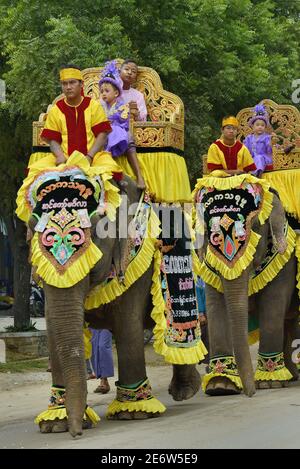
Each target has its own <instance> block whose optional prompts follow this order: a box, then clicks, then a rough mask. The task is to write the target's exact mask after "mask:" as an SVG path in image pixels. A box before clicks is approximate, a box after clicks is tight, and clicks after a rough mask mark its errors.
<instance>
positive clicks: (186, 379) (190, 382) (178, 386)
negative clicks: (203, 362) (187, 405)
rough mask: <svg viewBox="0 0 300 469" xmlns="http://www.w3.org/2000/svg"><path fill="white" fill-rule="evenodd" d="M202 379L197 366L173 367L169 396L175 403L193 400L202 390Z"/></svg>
mask: <svg viewBox="0 0 300 469" xmlns="http://www.w3.org/2000/svg"><path fill="white" fill-rule="evenodd" d="M200 384H201V377H200V374H199V373H198V371H197V370H196V367H195V365H173V378H172V380H171V383H170V385H169V389H168V391H169V394H171V396H172V397H173V399H174V401H185V400H187V399H191V397H193V396H194V395H195V394H196V393H197V392H198V391H199V389H200Z"/></svg>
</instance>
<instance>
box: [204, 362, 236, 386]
mask: <svg viewBox="0 0 300 469" xmlns="http://www.w3.org/2000/svg"><path fill="white" fill-rule="evenodd" d="M209 371H210V372H209V373H207V374H206V375H205V376H204V377H203V378H202V390H203V391H204V392H205V391H206V387H207V385H208V383H209V382H210V380H211V379H213V378H216V377H217V376H224V377H225V378H228V379H229V380H230V381H231V382H232V383H234V384H235V385H236V387H237V388H238V389H243V385H242V381H241V378H240V377H239V374H238V370H237V366H236V362H235V358H234V357H233V356H232V355H228V356H218V357H214V358H211V359H210V361H209Z"/></svg>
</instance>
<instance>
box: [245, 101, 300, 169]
mask: <svg viewBox="0 0 300 469" xmlns="http://www.w3.org/2000/svg"><path fill="white" fill-rule="evenodd" d="M261 104H264V106H265V107H266V109H267V111H268V113H269V116H270V124H271V127H270V128H269V129H268V130H269V131H270V132H273V133H274V134H276V136H273V137H272V145H273V166H274V170H282V169H297V168H299V169H300V112H299V111H298V109H297V108H296V107H295V106H290V105H288V104H277V103H275V102H274V101H272V100H271V99H264V100H263V101H261ZM252 109H253V108H250V107H247V108H245V109H242V110H241V111H240V112H239V113H238V114H237V116H236V117H237V119H238V121H239V123H240V127H239V134H238V139H239V140H241V141H243V140H244V138H245V137H246V136H247V135H248V134H249V133H251V127H250V126H249V119H250V117H251V115H252ZM290 144H293V145H295V147H294V148H293V149H292V150H291V152H290V153H289V154H285V152H284V150H285V149H286V148H287V147H288V146H289V145H290Z"/></svg>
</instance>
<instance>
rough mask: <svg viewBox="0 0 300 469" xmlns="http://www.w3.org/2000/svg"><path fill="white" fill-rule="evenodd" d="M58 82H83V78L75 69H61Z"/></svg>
mask: <svg viewBox="0 0 300 469" xmlns="http://www.w3.org/2000/svg"><path fill="white" fill-rule="evenodd" d="M59 78H60V81H63V80H72V79H73V80H81V81H83V76H82V73H81V71H80V70H78V69H77V68H63V69H62V70H61V71H60V72H59Z"/></svg>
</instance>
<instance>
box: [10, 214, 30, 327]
mask: <svg viewBox="0 0 300 469" xmlns="http://www.w3.org/2000/svg"><path fill="white" fill-rule="evenodd" d="M12 244H13V245H14V306H13V314H14V326H15V328H18V329H25V328H27V327H28V326H29V324H30V302H29V298H30V274H31V266H30V264H29V261H28V256H29V247H28V244H27V243H26V226H25V224H24V223H23V222H21V221H20V220H19V219H16V225H15V231H14V243H12Z"/></svg>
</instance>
